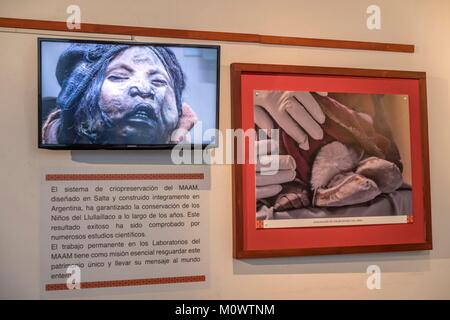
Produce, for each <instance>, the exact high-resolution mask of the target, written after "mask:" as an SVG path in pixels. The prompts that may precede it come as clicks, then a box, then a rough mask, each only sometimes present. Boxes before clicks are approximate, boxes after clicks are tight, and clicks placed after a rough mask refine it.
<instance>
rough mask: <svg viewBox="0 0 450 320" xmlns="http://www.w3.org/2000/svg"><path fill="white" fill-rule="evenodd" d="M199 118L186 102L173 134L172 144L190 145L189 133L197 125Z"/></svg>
mask: <svg viewBox="0 0 450 320" xmlns="http://www.w3.org/2000/svg"><path fill="white" fill-rule="evenodd" d="M197 121H198V118H197V115H196V114H195V112H194V110H192V108H191V107H190V106H189V105H188V104H187V103H185V102H183V104H182V106H181V117H180V119H179V120H178V126H177V128H176V129H175V130H174V131H173V132H172V135H171V137H170V143H175V144H176V143H181V142H183V143H190V141H189V135H187V133H188V132H189V130H191V129H192V127H193V126H194V125H195V124H196V123H197Z"/></svg>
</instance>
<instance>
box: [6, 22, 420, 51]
mask: <svg viewBox="0 0 450 320" xmlns="http://www.w3.org/2000/svg"><path fill="white" fill-rule="evenodd" d="M0 27H4V28H19V29H39V30H50V31H65V32H84V33H103V34H117V35H130V36H143V37H159V38H181V39H195V40H212V41H229V42H247V43H261V44H275V45H285V46H304V47H319V48H338V49H353V50H374V51H392V52H407V53H412V52H414V50H415V48H414V45H411V44H397V43H383V42H364V41H350V40H333V39H314V38H301V37H283V36H271V35H258V34H251V33H235V32H214V31H200V30H181V29H164V28H150V27H134V26H120V25H107V24H94V23H82V24H81V28H80V29H79V30H75V29H74V30H70V29H67V26H66V23H65V22H62V21H49V20H34V19H16V18H2V17H0Z"/></svg>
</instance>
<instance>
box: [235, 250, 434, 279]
mask: <svg viewBox="0 0 450 320" xmlns="http://www.w3.org/2000/svg"><path fill="white" fill-rule="evenodd" d="M370 265H377V266H379V267H380V268H381V271H382V272H402V273H404V272H426V271H430V269H431V266H430V253H429V252H428V251H418V252H400V253H398V252H397V253H376V254H373V253H372V254H356V255H331V256H317V257H290V258H270V259H269V258H267V259H244V260H236V259H234V260H233V273H234V274H321V273H328V274H333V273H335V274H336V273H366V270H367V267H368V266H370Z"/></svg>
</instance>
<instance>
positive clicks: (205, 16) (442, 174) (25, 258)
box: [0, 0, 450, 299]
mask: <svg viewBox="0 0 450 320" xmlns="http://www.w3.org/2000/svg"><path fill="white" fill-rule="evenodd" d="M72 3H74V1H73V0H62V1H51V0H41V1H39V2H37V1H33V0H2V1H1V2H0V16H4V17H14V18H33V19H48V20H60V21H64V20H65V19H66V13H65V10H66V7H67V6H68V5H70V4H72ZM77 4H78V5H80V6H81V9H82V19H83V21H84V22H91V23H104V24H122V25H140V26H149V27H162V28H182V29H199V30H210V31H230V32H248V33H261V34H273V35H280V36H305V37H319V38H336V39H349V40H366V41H381V42H398V43H412V44H415V45H416V53H414V54H402V53H387V52H369V51H354V50H337V49H315V48H295V47H283V46H275V45H257V44H243V43H218V44H220V45H221V46H222V61H221V86H222V87H221V92H220V94H221V101H220V103H221V114H220V127H221V128H222V129H225V128H228V127H230V123H231V120H230V88H229V65H230V63H232V62H255V63H273V64H297V65H319V66H338V67H362V68H380V69H381V68H386V69H398V70H417V71H426V72H427V76H428V83H427V84H428V113H429V139H430V160H431V166H430V169H431V195H432V214H433V241H434V249H433V250H432V251H431V252H409V253H389V254H366V255H342V256H323V257H304V258H283V259H263V260H251V261H250V260H249V261H236V260H233V259H232V212H231V198H232V197H231V167H230V166H214V167H212V169H211V170H212V192H211V194H212V195H211V197H212V198H211V203H214V207H213V208H211V211H210V220H209V221H210V239H211V241H210V259H211V263H210V266H211V271H210V275H211V278H210V286H209V287H208V288H206V289H198V290H191V291H178V292H168V291H164V292H158V293H146V294H130V295H126V296H125V295H115V296H111V298H142V299H157V298H167V299H177V298H193V299H196V298H203V299H246V298H248V299H280V298H283V299H312V298H325V299H328V298H363V299H372V298H374V299H382V298H385V299H391V298H447V299H448V298H450V277H449V275H448V272H449V270H450V233H449V232H448V230H450V216H449V210H448V209H449V208H450V197H448V190H450V170H448V164H449V163H450V152H449V151H448V146H449V145H450V143H449V142H450V141H449V140H450V127H449V125H448V122H449V120H448V119H450V108H449V107H450V105H449V97H448V91H449V79H450V59H449V57H450V37H449V35H448V33H449V32H450V2H449V1H447V0H410V1H404V0H370V1H368V0H342V1H334V0H327V1H326V0H316V1H312V0H279V1H273V0H253V1H249V0H247V1H240V0H229V1H211V0H190V1H178V0H165V1H155V0H139V1H120V2H119V1H114V2H113V1H109V0H100V1H88V0H79V1H77ZM370 4H378V5H380V7H381V10H382V29H381V30H379V31H369V30H368V29H367V28H366V24H365V23H366V22H365V21H366V17H367V15H366V13H365V11H366V8H367V6H368V5H370ZM15 31H17V32H15ZM23 32H24V31H23V30H13V29H11V30H6V29H2V32H0V43H1V50H0V55H1V59H0V70H1V73H0V87H1V91H0V105H1V111H2V116H1V117H0V136H1V137H2V139H1V148H0V161H1V167H0V177H1V181H2V183H1V185H0V254H1V258H0V260H1V267H0V298H39V184H40V181H39V178H40V172H41V169H43V168H58V167H62V166H68V167H81V166H88V167H94V168H95V166H98V167H102V168H104V167H105V166H108V165H105V164H101V163H100V164H95V163H82V162H79V161H77V159H78V158H80V157H81V158H83V159H86V158H87V159H91V160H92V161H91V162H95V159H96V155H95V153H89V152H87V153H81V156H80V153H71V152H69V151H46V150H40V149H38V148H37V136H36V135H37V121H36V119H37V81H36V80H37V72H36V60H37V59H36V41H35V38H36V36H37V35H36V34H35V33H36V31H32V32H34V34H29V33H23ZM41 33H45V34H48V32H41ZM90 36H92V35H90ZM138 40H155V39H145V38H139V39H138ZM158 40H161V39H158ZM162 40H163V41H165V42H168V41H175V40H168V39H162ZM195 42H196V43H200V41H195ZM205 43H208V42H205ZM213 43H216V42H213ZM159 156H162V157H163V156H164V155H161V154H159ZM129 157H130V159H131V158H132V159H138V160H139V159H140V158H142V157H144V158H148V157H149V154H148V153H144V154H142V153H136V152H130V153H129ZM111 166H112V165H111ZM370 264H377V265H379V266H380V267H381V269H382V271H383V276H382V289H381V290H373V291H370V290H368V289H367V288H366V278H367V275H366V274H365V270H366V268H367V266H368V265H370ZM101 298H108V297H107V296H102V297H101Z"/></svg>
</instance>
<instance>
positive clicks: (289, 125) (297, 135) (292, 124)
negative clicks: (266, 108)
mask: <svg viewBox="0 0 450 320" xmlns="http://www.w3.org/2000/svg"><path fill="white" fill-rule="evenodd" d="M273 117H274V119H275V121H276V122H277V123H278V125H279V126H280V127H281V128H282V129H283V130H284V131H285V132H286V133H287V134H288V135H289V136H290V137H291V138H292V139H294V140H295V141H296V142H297V143H298V146H299V147H300V148H301V149H303V150H309V141H308V135H307V134H306V132H305V131H304V130H303V129H302V128H301V127H300V126H299V125H298V124H297V122H296V121H295V120H294V119H293V118H292V117H291V116H290V115H289V113H287V112H286V111H284V112H281V113H274V114H273Z"/></svg>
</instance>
